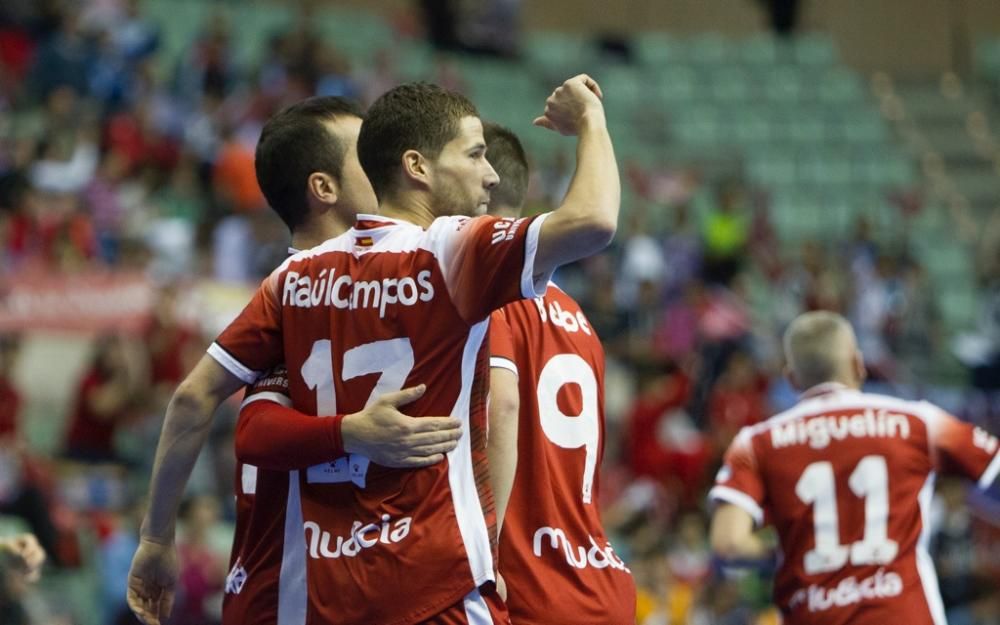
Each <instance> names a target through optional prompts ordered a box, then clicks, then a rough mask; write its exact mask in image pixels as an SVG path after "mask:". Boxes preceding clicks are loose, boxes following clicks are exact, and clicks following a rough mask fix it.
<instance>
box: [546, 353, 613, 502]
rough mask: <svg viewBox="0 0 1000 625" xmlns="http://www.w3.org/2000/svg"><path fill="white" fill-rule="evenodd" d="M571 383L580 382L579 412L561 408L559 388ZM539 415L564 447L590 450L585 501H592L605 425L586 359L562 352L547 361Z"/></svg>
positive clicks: (585, 471)
mask: <svg viewBox="0 0 1000 625" xmlns="http://www.w3.org/2000/svg"><path fill="white" fill-rule="evenodd" d="M567 384H577V385H579V386H580V392H581V394H582V396H583V408H582V410H581V411H580V414H579V415H567V414H564V413H563V412H562V410H560V409H559V402H558V400H557V397H558V395H559V389H561V388H562V387H563V386H565V385H567ZM538 415H539V419H540V420H541V423H542V431H543V432H545V435H546V436H547V437H548V438H549V440H550V441H552V442H553V443H555V444H556V445H558V446H560V447H562V448H564V449H579V448H580V447H583V448H585V449H586V450H587V458H586V461H585V463H584V467H583V503H590V502H591V491H592V490H593V486H594V471H595V470H596V468H597V452H598V443H599V440H600V435H601V425H600V422H599V420H598V419H599V411H598V403H597V376H595V375H594V370H593V369H592V368H591V366H590V364H588V363H587V361H586V360H584V359H583V358H581V357H580V356H577V355H576V354H560V355H558V356H553V357H552V358H551V359H550V360H549V361H548V362H547V363H545V367H543V368H542V373H541V375H540V376H539V378H538Z"/></svg>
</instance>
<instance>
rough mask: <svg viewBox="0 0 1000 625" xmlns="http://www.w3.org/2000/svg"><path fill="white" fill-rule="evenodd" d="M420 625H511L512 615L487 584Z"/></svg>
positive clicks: (492, 588)
mask: <svg viewBox="0 0 1000 625" xmlns="http://www.w3.org/2000/svg"><path fill="white" fill-rule="evenodd" d="M419 625H510V615H508V614H507V606H506V605H505V604H504V602H503V599H501V598H500V595H498V594H497V591H496V589H495V588H494V586H493V585H492V584H486V585H484V586H482V587H480V588H478V589H476V590H473V591H472V592H470V593H469V594H467V595H465V598H464V599H462V600H461V601H459V602H458V603H456V604H455V605H453V606H451V607H450V608H448V609H447V610H445V611H444V612H441V613H440V614H437V615H435V616H432V617H431V618H429V619H427V620H426V621H423V622H421V623H420V624H419Z"/></svg>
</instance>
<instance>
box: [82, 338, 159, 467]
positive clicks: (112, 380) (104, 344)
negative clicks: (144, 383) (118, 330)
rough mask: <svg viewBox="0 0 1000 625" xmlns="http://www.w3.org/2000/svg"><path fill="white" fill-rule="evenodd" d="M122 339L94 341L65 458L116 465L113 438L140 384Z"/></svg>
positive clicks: (129, 410)
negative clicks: (92, 352) (92, 353)
mask: <svg viewBox="0 0 1000 625" xmlns="http://www.w3.org/2000/svg"><path fill="white" fill-rule="evenodd" d="M136 378H137V375H136V371H135V370H134V367H133V366H132V364H131V363H130V362H129V359H128V356H127V354H126V346H125V341H124V339H123V338H122V337H120V336H117V335H114V334H108V335H105V336H102V337H101V338H99V339H97V342H96V345H95V348H94V355H93V358H92V360H91V364H90V366H89V368H88V369H87V370H86V372H85V373H84V376H83V379H82V381H81V382H80V386H79V389H78V390H77V395H76V400H75V401H74V408H73V414H72V417H71V419H70V424H69V430H68V433H67V436H66V447H65V455H66V456H67V457H68V458H71V459H73V460H77V461H80V462H112V463H114V462H119V460H120V459H119V457H118V454H117V452H116V451H115V446H114V438H115V432H116V431H117V430H118V428H119V427H120V426H121V425H122V423H123V422H125V420H126V419H128V418H129V416H130V414H131V410H132V409H133V408H134V406H133V405H132V403H133V400H134V398H135V397H136V394H137V393H138V391H139V390H141V385H140V384H139V381H138V380H137V379H136Z"/></svg>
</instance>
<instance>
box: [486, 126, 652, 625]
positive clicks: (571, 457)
mask: <svg viewBox="0 0 1000 625" xmlns="http://www.w3.org/2000/svg"><path fill="white" fill-rule="evenodd" d="M485 136H486V145H487V146H488V148H489V156H488V158H489V159H490V163H492V164H493V167H494V168H495V169H496V170H497V173H498V174H499V175H500V184H499V185H498V186H497V187H496V188H495V189H493V192H492V195H491V199H490V209H489V212H490V214H492V215H498V216H503V217H518V216H519V215H520V213H521V208H522V204H523V202H524V194H525V191H526V189H527V182H528V162H527V159H526V157H525V154H524V150H523V148H522V147H521V144H520V141H519V140H518V138H517V136H516V135H514V134H513V133H512V132H510V131H509V130H507V129H505V128H502V127H499V126H496V125H493V124H487V125H486V132H485ZM490 365H491V368H492V373H491V386H490V394H491V400H490V411H491V425H492V423H493V420H494V419H493V416H494V413H496V412H499V411H513V412H514V415H515V416H514V419H513V420H509V419H504V418H498V419H497V421H498V426H497V427H496V428H491V439H493V438H497V439H500V441H502V440H503V438H504V437H506V436H510V435H511V434H509V433H507V432H503V431H496V430H498V429H499V428H502V427H504V425H505V424H507V423H513V424H514V425H515V426H516V431H515V432H513V437H514V438H516V448H517V451H516V454H510V453H507V454H497V455H498V456H500V459H498V460H497V461H496V462H494V461H493V455H491V467H490V468H491V470H494V471H496V470H500V471H501V472H503V471H504V467H505V465H504V461H503V459H502V458H503V457H513V458H515V459H516V473H515V474H514V475H513V476H512V477H513V488H512V489H511V490H510V493H511V494H510V499H509V503H506V505H505V508H506V511H505V513H504V515H503V521H502V528H501V533H500V557H499V570H500V573H501V575H502V576H503V578H504V580H505V582H506V586H507V607H508V609H509V610H510V615H511V620H512V621H513V622H514V623H516V624H518V625H522V624H523V625H633V624H634V623H635V601H636V589H635V581H634V580H633V579H632V575H631V572H630V571H629V569H628V567H627V566H626V565H625V563H624V562H623V561H622V560H621V559H620V558H619V557H618V556H617V555H616V554H615V553H614V549H613V548H612V547H611V543H610V541H609V540H608V537H607V535H606V533H605V531H604V527H603V525H602V524H601V517H600V511H599V509H598V497H597V492H598V485H599V482H600V476H599V470H600V466H601V459H602V457H603V456H604V349H603V347H602V346H601V341H600V338H599V337H598V336H597V333H596V332H595V331H594V328H593V327H592V326H591V325H590V322H589V321H588V320H587V317H586V315H584V313H583V311H582V310H581V309H580V306H579V304H577V303H576V301H574V300H573V298H571V297H570V296H569V295H567V294H566V293H565V292H563V291H562V290H561V289H560V288H559V287H558V286H556V284H555V283H553V282H549V283H548V285H546V288H545V291H544V293H543V294H542V295H540V296H538V297H535V298H534V299H530V300H521V301H517V302H513V303H511V304H508V305H506V306H504V307H503V308H502V309H500V310H498V311H495V312H494V313H493V315H492V317H491V320H490ZM495 442H497V441H494V440H491V445H493V444H494V443H495ZM511 464H513V463H511ZM508 471H509V469H508ZM508 479H509V478H508ZM502 490H503V489H502V488H498V492H502ZM502 503H503V502H501V504H502ZM501 507H504V506H501Z"/></svg>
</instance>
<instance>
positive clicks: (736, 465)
mask: <svg viewBox="0 0 1000 625" xmlns="http://www.w3.org/2000/svg"><path fill="white" fill-rule="evenodd" d="M708 498H709V501H710V502H712V503H714V504H719V503H731V504H733V505H735V506H738V507H740V508H742V509H743V510H745V511H746V512H747V513H748V514H749V515H750V516H751V517H753V520H754V523H756V524H757V526H758V527H760V526H762V525H763V524H764V482H763V480H762V479H761V475H760V469H759V467H758V466H757V460H756V458H755V456H754V452H753V439H752V437H751V435H750V431H749V430H747V429H743V430H742V431H741V432H740V434H739V435H738V436H737V437H736V438H735V439H733V442H732V444H730V446H729V449H728V450H727V451H726V455H725V457H724V459H723V464H722V468H720V469H719V472H718V474H716V476H715V485H714V486H713V487H712V490H711V491H709V493H708Z"/></svg>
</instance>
